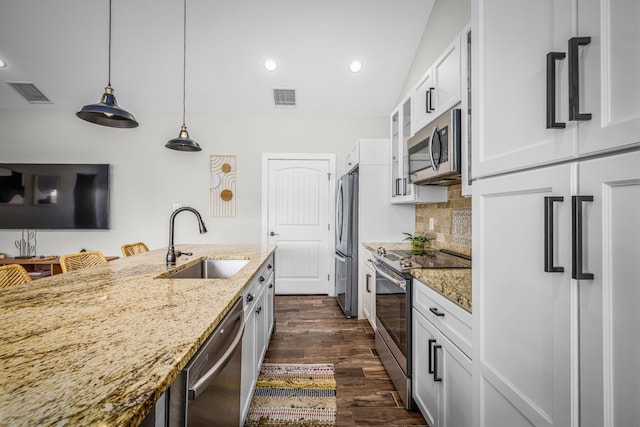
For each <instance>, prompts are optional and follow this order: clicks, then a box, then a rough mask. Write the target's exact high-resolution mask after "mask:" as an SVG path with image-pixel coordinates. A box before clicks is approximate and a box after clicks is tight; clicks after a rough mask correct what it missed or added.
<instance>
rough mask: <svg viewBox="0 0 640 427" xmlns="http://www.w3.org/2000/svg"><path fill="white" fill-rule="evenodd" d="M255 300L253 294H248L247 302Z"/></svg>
mask: <svg viewBox="0 0 640 427" xmlns="http://www.w3.org/2000/svg"><path fill="white" fill-rule="evenodd" d="M251 301H253V294H249V295H247V302H251Z"/></svg>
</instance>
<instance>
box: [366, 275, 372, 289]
mask: <svg viewBox="0 0 640 427" xmlns="http://www.w3.org/2000/svg"><path fill="white" fill-rule="evenodd" d="M370 280H371V275H370V274H369V273H367V276H366V280H365V283H366V284H365V288H366V289H367V292H369V293H371V288H370V287H369V281H370Z"/></svg>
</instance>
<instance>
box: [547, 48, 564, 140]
mask: <svg viewBox="0 0 640 427" xmlns="http://www.w3.org/2000/svg"><path fill="white" fill-rule="evenodd" d="M565 56H566V55H565V53H564V52H549V53H547V129H564V127H565V126H566V123H564V122H556V61H557V60H559V59H564V58H565Z"/></svg>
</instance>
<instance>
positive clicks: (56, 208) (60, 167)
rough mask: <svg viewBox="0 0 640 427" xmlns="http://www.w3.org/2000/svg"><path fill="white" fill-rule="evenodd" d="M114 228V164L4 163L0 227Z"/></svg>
mask: <svg viewBox="0 0 640 427" xmlns="http://www.w3.org/2000/svg"><path fill="white" fill-rule="evenodd" d="M21 228H35V229H39V230H47V229H97V230H106V229H109V165H108V164H53V163H51V164H48V163H39V164H35V163H0V229H21Z"/></svg>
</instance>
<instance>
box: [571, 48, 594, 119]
mask: <svg viewBox="0 0 640 427" xmlns="http://www.w3.org/2000/svg"><path fill="white" fill-rule="evenodd" d="M589 43H591V37H572V38H570V39H569V120H591V113H581V112H580V67H579V60H578V59H579V58H578V48H579V47H580V46H586V45H588V44H589Z"/></svg>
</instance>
